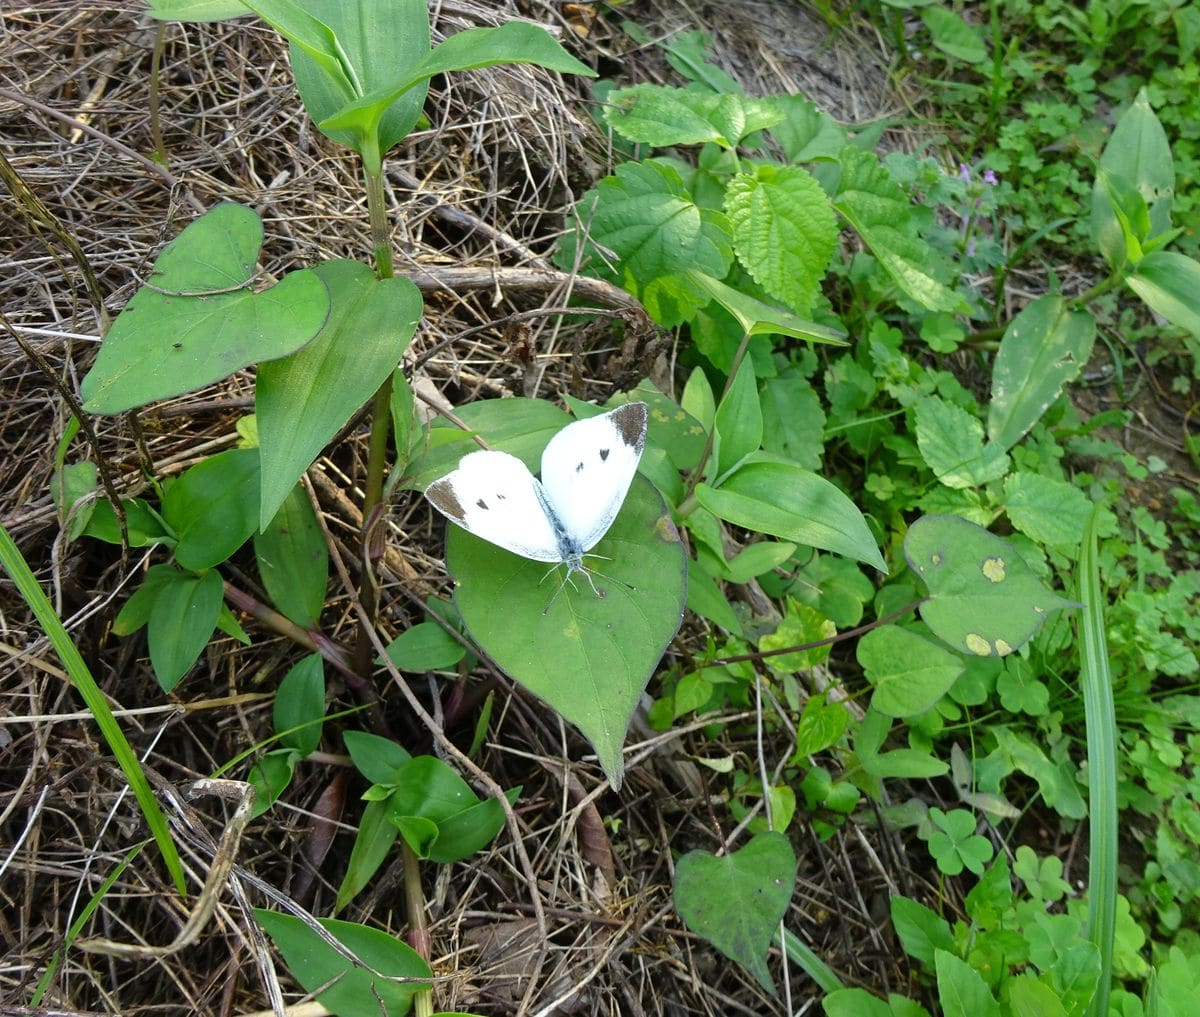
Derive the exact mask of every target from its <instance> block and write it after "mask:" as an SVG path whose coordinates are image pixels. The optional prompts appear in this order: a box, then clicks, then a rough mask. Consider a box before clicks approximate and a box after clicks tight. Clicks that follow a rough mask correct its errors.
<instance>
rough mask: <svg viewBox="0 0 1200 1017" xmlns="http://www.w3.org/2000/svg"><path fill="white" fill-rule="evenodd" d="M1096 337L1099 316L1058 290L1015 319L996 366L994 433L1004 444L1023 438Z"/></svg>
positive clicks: (991, 434)
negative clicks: (1075, 305) (1077, 307)
mask: <svg viewBox="0 0 1200 1017" xmlns="http://www.w3.org/2000/svg"><path fill="white" fill-rule="evenodd" d="M1095 339H1096V320H1095V319H1094V318H1093V317H1092V316H1091V315H1090V314H1088V313H1087V312H1086V311H1072V310H1070V309H1069V308H1068V307H1067V303H1066V301H1065V300H1064V299H1063V298H1062V297H1061V296H1060V295H1059V294H1057V293H1047V294H1046V295H1045V296H1042V297H1038V299H1037V300H1035V301H1034V302H1033V303H1031V304H1030V305H1029V306H1027V307H1026V308H1025V309H1024V310H1022V311H1021V313H1020V314H1018V315H1017V316H1016V317H1015V318H1013V320H1012V321H1011V322H1009V324H1008V328H1006V329H1005V330H1004V336H1003V338H1002V339H1001V340H1000V349H999V351H998V352H997V354H996V362H995V363H994V364H993V365H992V401H991V405H990V406H989V407H988V421H987V433H988V437H989V438H991V440H992V441H993V442H995V443H996V444H997V445H998V446H1000V447H1001V448H1002V449H1008V448H1011V447H1012V446H1013V445H1015V444H1016V443H1017V442H1018V441H1020V440H1021V438H1022V437H1023V436H1024V435H1025V433H1026V432H1027V431H1028V430H1029V429H1030V428H1031V427H1033V425H1034V424H1036V423H1037V422H1038V420H1040V419H1041V416H1042V414H1043V413H1045V412H1046V409H1047V407H1049V406H1050V404H1051V403H1053V402H1054V400H1055V399H1057V398H1058V395H1059V393H1060V392H1061V391H1062V389H1063V386H1064V385H1066V384H1067V383H1068V382H1070V381H1074V379H1075V378H1077V377H1078V376H1079V372H1080V371H1082V370H1083V367H1084V365H1085V364H1086V363H1087V361H1088V357H1090V356H1091V355H1092V343H1093V342H1094V341H1095Z"/></svg>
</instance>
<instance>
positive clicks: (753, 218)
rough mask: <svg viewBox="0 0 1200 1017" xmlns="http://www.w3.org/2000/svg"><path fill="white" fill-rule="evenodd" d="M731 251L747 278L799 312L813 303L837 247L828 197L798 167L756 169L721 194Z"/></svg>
mask: <svg viewBox="0 0 1200 1017" xmlns="http://www.w3.org/2000/svg"><path fill="white" fill-rule="evenodd" d="M725 214H726V215H727V216H728V217H729V222H730V224H731V225H732V227H733V237H734V243H733V246H734V251H735V252H736V253H737V257H738V261H740V262H741V263H742V266H743V267H744V268H745V269H746V271H747V272H749V273H750V277H751V278H752V279H753V280H754V281H755V282H756V283H758V284H759V285H760V286H761V287H762V288H763V289H764V290H766V291H767V292H768V293H769V294H770V295H771V296H773V297H774V298H775V299H776V300H781V301H782V302H783V303H784V304H785V305H787V306H788V307H790V308H791V309H792V310H793V311H795V312H796V313H797V314H808V313H809V312H810V311H811V310H812V307H813V303H814V301H815V300H816V296H817V293H818V292H819V287H820V284H821V279H822V277H823V276H824V275H825V269H826V268H827V267H828V266H829V259H830V258H831V257H832V256H833V251H834V248H835V246H836V244H837V236H838V230H837V221H836V220H835V218H834V215H833V207H832V206H831V205H830V202H829V198H828V197H826V195H825V192H824V191H823V190H822V189H821V185H820V184H818V183H817V181H816V179H815V178H814V177H813V176H812V174H810V173H808V172H806V171H805V170H802V169H801V168H800V167H798V166H771V165H760V166H757V167H755V169H754V172H753V173H741V174H738V175H737V176H735V177H734V178H733V179H732V180H731V181H730V182H729V185H728V186H727V188H726V190H725Z"/></svg>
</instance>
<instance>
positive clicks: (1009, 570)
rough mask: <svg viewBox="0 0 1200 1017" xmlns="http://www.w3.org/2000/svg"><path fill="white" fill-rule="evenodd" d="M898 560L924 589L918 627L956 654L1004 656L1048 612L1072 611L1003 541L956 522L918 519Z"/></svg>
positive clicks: (952, 519) (1024, 639) (1038, 625)
mask: <svg viewBox="0 0 1200 1017" xmlns="http://www.w3.org/2000/svg"><path fill="white" fill-rule="evenodd" d="M904 555H905V557H906V558H907V559H908V564H909V565H910V566H911V568H912V570H913V571H914V572H916V573H917V575H919V576H920V577H921V579H922V580H924V582H925V585H926V586H928V587H929V599H928V600H926V601H925V602H924V603H923V604H922V605H921V617H922V618H923V619H924V621H925V624H926V625H928V626H929V627H930V628H931V629H932V630H933V632H934V634H935V635H936V636H938V637H939V638H940V639H943V640H945V641H946V643H948V644H949V645H950V646H952V647H954V648H955V649H956V650H959V651H960V652H962V653H969V654H974V655H976V656H980V657H1004V656H1007V655H1008V654H1010V653H1012V652H1013V651H1014V650H1017V649H1020V647H1022V646H1023V645H1024V644H1025V643H1027V642H1028V641H1029V640H1030V639H1032V638H1033V636H1034V635H1035V634H1036V633H1037V630H1038V629H1039V628H1041V627H1042V623H1043V622H1044V621H1045V620H1046V618H1047V616H1048V615H1049V614H1050V613H1051V612H1053V611H1061V610H1063V609H1064V608H1068V607H1078V606H1079V605H1078V604H1076V603H1075V602H1074V601H1070V600H1066V599H1064V598H1062V597H1060V596H1059V595H1058V594H1056V593H1053V592H1052V591H1050V590H1048V589H1046V587H1044V586H1043V585H1042V584H1041V582H1039V580H1038V578H1037V576H1035V575H1034V573H1033V570H1032V569H1031V568H1030V567H1029V566H1028V565H1027V564H1026V563H1025V560H1024V559H1023V558H1022V557H1021V556H1020V555H1019V554H1018V553H1017V551H1016V548H1014V547H1013V546H1012V544H1010V543H1009V542H1008V541H1007V540H1004V539H1003V538H1001V537H997V536H996V535H995V534H993V533H989V532H988V531H987V530H985V529H984V528H983V527H982V526H976V525H975V524H974V523H971V522H968V521H967V520H965V519H962V518H961V517H959V516H942V515H932V516H923V517H922V518H920V519H918V520H917V521H916V522H915V523H913V524H912V526H910V527H909V530H908V534H907V536H905V538H904Z"/></svg>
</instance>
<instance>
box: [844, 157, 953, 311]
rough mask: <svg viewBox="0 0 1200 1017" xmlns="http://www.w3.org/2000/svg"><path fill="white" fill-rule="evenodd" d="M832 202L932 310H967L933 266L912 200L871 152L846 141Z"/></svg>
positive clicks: (896, 278)
mask: <svg viewBox="0 0 1200 1017" xmlns="http://www.w3.org/2000/svg"><path fill="white" fill-rule="evenodd" d="M838 163H839V166H840V169H841V175H840V177H839V179H838V188H837V192H836V193H835V194H834V198H833V206H834V208H836V209H837V211H838V212H839V213H841V215H842V216H843V217H844V218H845V219H846V220H847V221H848V222H849V223H850V225H851V226H853V227H854V228H855V230H857V231H858V235H859V236H861V237H862V239H863V242H864V243H865V244H866V245H867V246H868V247H869V248H870V249H871V253H872V254H874V255H875V257H876V258H877V259H878V261H879V264H880V265H881V266H883V268H884V270H885V271H886V272H887V273H888V274H889V275H890V276H891V277H892V279H893V280H894V281H895V283H896V285H897V286H899V287H900V289H901V290H902V291H903V292H904V293H905V294H906V295H907V296H909V297H911V298H912V299H913V300H915V301H916V302H917V303H919V304H921V306H923V307H926V308H928V309H929V310H931V311H966V310H967V309H968V308H967V306H966V303H965V301H964V300H963V298H962V297H960V296H959V295H958V294H957V293H955V292H954V291H953V290H951V289H949V288H947V287H946V286H945V285H943V284H942V283H941V282H939V281H938V279H937V278H936V276H934V275H932V274H931V273H930V271H929V269H930V267H931V266H932V265H936V264H937V258H936V256H935V255H934V253H933V250H932V249H931V248H930V247H929V245H928V244H927V243H925V242H924V241H922V240H921V239H920V238H919V237H918V236H917V232H916V227H915V225H914V221H913V217H912V212H911V210H910V208H909V204H908V199H907V198H906V197H905V195H904V192H903V191H902V190H900V186H899V185H898V184H897V183H896V182H895V181H894V180H893V179H892V177H891V175H890V174H889V173H888V171H887V170H886V169H885V168H884V167H883V165H882V164H881V163H880V162H879V160H878V159H877V158H876V157H875V156H874V155H873V154H872V153H870V152H864V151H863V150H862V149H860V148H858V147H857V146H855V145H847V146H846V147H845V148H843V149H842V150H841V151H840V152H839V153H838Z"/></svg>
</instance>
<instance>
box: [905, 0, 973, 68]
mask: <svg viewBox="0 0 1200 1017" xmlns="http://www.w3.org/2000/svg"><path fill="white" fill-rule="evenodd" d="M921 19H922V20H923V21H924V22H925V27H926V28H928V29H929V33H930V35H932V36H933V44H934V45H935V46H936V47H937V48H938V49H940V50H941V51H942V52H943V53H945V54H946V55H947V56H952V57H954V59H955V60H962V61H964V62H965V63H968V64H978V63H982V62H983V61H984V60H986V59H987V57H988V51H987V49H986V47H985V46H984V45H983V40H982V39H981V38H980V37H979V33H978V32H977V31H976V30H975V29H974V28H973V27H972V26H971V25H968V24H967V23H966V22H965V21H964V20H963V19H962V16H961V15H959V14H957V13H955V12H954V11H952V10H951V9H950V8H949V7H940V6H938V5H936V4H934V5H932V6H930V7H924V8H922V9H921Z"/></svg>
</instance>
